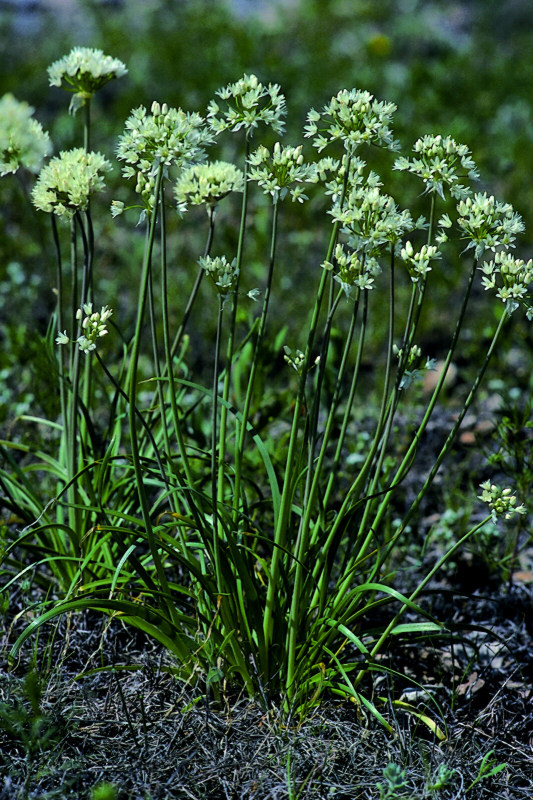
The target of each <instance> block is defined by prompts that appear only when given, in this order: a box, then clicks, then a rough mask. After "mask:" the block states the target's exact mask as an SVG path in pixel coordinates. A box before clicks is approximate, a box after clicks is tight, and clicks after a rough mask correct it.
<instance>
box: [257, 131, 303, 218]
mask: <svg viewBox="0 0 533 800" xmlns="http://www.w3.org/2000/svg"><path fill="white" fill-rule="evenodd" d="M248 163H249V164H250V166H251V167H252V169H251V170H250V175H249V180H251V181H257V183H258V184H259V186H261V188H262V189H264V191H265V192H266V193H267V194H270V195H272V199H273V200H274V203H277V202H278V200H283V199H284V198H285V197H286V196H287V194H288V193H289V192H290V195H291V198H292V200H293V202H294V201H296V200H298V202H300V203H303V201H304V200H307V199H308V198H307V195H305V194H304V193H303V189H302V187H301V186H298V185H297V186H293V184H300V183H304V182H305V183H316V180H317V171H316V167H315V165H314V164H305V163H304V157H303V154H302V145H299V146H298V147H282V146H281V144H280V143H279V142H276V144H275V145H274V150H273V152H272V155H271V154H270V151H269V150H268V149H267V148H266V147H264V146H263V145H260V147H258V148H257V150H256V151H255V152H254V153H252V154H251V156H250V158H249V159H248Z"/></svg>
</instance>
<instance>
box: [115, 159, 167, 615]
mask: <svg viewBox="0 0 533 800" xmlns="http://www.w3.org/2000/svg"><path fill="white" fill-rule="evenodd" d="M162 180H163V167H162V165H160V166H159V169H158V171H157V176H156V181H155V189H154V195H155V198H156V204H155V207H154V209H153V210H152V214H151V217H150V224H149V229H148V235H147V241H146V245H145V250H144V256H143V264H142V273H141V283H140V288H139V300H138V305H137V319H136V323H135V333H134V336H133V343H132V351H131V357H130V364H129V369H128V376H127V385H128V388H129V391H128V397H129V411H128V418H129V430H130V446H131V454H132V462H133V469H134V472H135V485H136V489H137V493H138V496H139V502H140V506H141V513H142V517H143V522H144V526H145V529H146V535H147V539H148V545H149V548H150V552H151V554H152V558H153V560H154V565H155V569H156V574H157V578H158V581H159V586H160V587H161V592H162V596H163V597H162V599H166V606H167V610H168V612H169V616H170V619H171V620H172V621H173V622H174V623H175V624H177V612H176V608H175V607H174V604H173V603H172V601H171V598H170V594H169V586H168V582H167V578H166V575H165V571H164V568H163V564H162V561H161V558H160V555H159V550H158V545H157V541H156V538H155V535H154V531H153V528H152V522H151V519H150V507H149V504H148V498H147V495H146V489H145V486H144V478H143V468H142V463H141V457H140V453H139V444H138V438H137V415H136V408H137V371H138V366H139V352H140V346H141V338H142V336H141V334H142V328H143V320H144V313H145V309H146V300H147V294H148V283H149V280H150V272H151V264H152V252H153V246H154V238H155V229H156V221H157V211H158V206H159V199H160V190H161V183H162Z"/></svg>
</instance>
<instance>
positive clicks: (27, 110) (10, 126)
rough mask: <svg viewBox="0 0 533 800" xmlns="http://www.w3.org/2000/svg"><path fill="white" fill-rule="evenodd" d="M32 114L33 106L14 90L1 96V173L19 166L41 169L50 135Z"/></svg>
mask: <svg viewBox="0 0 533 800" xmlns="http://www.w3.org/2000/svg"><path fill="white" fill-rule="evenodd" d="M32 114H33V108H32V107H31V106H29V105H28V104H27V103H25V102H20V101H19V100H17V99H16V98H15V97H13V95H12V94H5V95H4V96H3V97H2V98H0V175H7V174H8V173H9V172H16V171H17V170H18V168H19V167H25V168H26V169H29V170H31V171H32V172H38V171H39V169H40V168H41V164H42V162H43V159H44V158H45V157H46V156H47V155H48V154H49V153H50V151H51V149H52V146H51V144H50V137H49V136H48V133H46V131H44V130H43V128H42V125H41V124H40V123H39V122H37V120H35V119H33V118H32Z"/></svg>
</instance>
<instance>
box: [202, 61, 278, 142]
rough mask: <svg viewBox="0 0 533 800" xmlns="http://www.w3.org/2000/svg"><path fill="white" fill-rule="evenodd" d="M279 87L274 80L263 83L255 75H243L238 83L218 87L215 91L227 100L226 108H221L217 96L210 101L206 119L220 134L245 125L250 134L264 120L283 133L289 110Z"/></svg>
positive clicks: (242, 127) (237, 129)
mask: <svg viewBox="0 0 533 800" xmlns="http://www.w3.org/2000/svg"><path fill="white" fill-rule="evenodd" d="M280 88H281V87H280V86H278V84H272V83H269V84H268V86H264V85H263V84H262V83H260V82H259V80H258V78H257V76H256V75H243V77H242V78H240V80H238V81H236V82H235V83H230V84H229V85H228V86H225V87H224V88H223V89H219V90H218V91H217V92H216V94H217V96H218V97H220V99H221V100H224V101H225V103H226V108H225V109H224V110H222V109H221V108H220V106H219V104H218V102H217V101H215V100H212V101H211V102H210V103H209V106H208V110H207V119H208V122H209V125H210V126H211V129H212V130H213V131H214V132H215V133H217V134H218V133H222V131H226V130H228V131H239V130H241V129H244V130H245V131H246V134H247V136H251V135H252V134H253V132H254V130H255V128H257V127H258V125H259V123H262V124H264V125H267V126H269V127H271V128H272V129H273V130H274V131H276V133H283V130H284V128H285V124H284V122H283V117H284V116H285V113H286V110H285V97H284V96H283V95H282V94H280Z"/></svg>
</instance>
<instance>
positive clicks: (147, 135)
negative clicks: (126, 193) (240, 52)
mask: <svg viewBox="0 0 533 800" xmlns="http://www.w3.org/2000/svg"><path fill="white" fill-rule="evenodd" d="M213 139H214V137H213V134H212V133H211V132H210V131H209V130H207V128H206V127H205V125H204V119H203V117H201V116H200V114H197V113H196V112H193V113H187V112H185V111H182V109H181V108H169V107H168V106H167V104H166V103H163V105H160V104H159V103H158V102H153V103H152V107H151V113H150V114H148V113H147V111H146V108H145V107H144V106H139V107H138V108H135V109H134V110H133V111H132V112H131V114H130V116H129V117H128V119H127V120H126V130H125V132H124V133H123V134H122V135H121V136H120V138H119V141H118V145H117V158H118V159H119V160H120V161H125V162H126V164H127V166H125V167H124V169H123V170H122V174H123V175H124V177H125V178H135V179H136V185H135V191H136V192H137V194H139V195H140V196H141V198H142V199H143V201H144V204H145V210H146V211H147V212H149V211H151V209H152V208H153V206H154V203H155V198H154V196H153V194H154V188H155V178H156V175H157V171H158V169H159V166H160V165H163V167H164V169H165V172H166V171H168V168H170V167H172V166H179V167H183V166H184V165H187V166H189V165H190V164H195V163H200V162H202V161H205V159H206V153H205V148H206V147H207V146H208V145H210V144H211V143H212V141H213Z"/></svg>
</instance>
